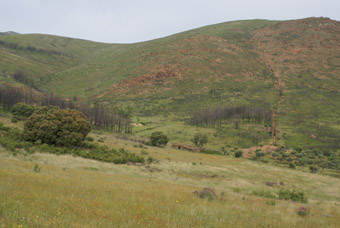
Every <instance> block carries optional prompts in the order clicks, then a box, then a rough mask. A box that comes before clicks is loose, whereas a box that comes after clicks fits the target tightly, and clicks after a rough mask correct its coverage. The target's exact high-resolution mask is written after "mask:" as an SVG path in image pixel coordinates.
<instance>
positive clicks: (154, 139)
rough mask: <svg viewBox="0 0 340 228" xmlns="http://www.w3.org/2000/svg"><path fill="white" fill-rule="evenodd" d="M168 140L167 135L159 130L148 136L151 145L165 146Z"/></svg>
mask: <svg viewBox="0 0 340 228" xmlns="http://www.w3.org/2000/svg"><path fill="white" fill-rule="evenodd" d="M168 141H169V139H168V136H167V135H166V134H164V133H163V132H161V131H155V132H153V133H152V134H151V136H150V143H151V145H153V146H165V145H166V144H168Z"/></svg>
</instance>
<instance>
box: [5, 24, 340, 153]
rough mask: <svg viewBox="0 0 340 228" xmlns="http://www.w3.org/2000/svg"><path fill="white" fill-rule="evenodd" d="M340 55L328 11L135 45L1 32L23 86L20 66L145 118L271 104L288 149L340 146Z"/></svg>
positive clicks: (42, 81)
mask: <svg viewBox="0 0 340 228" xmlns="http://www.w3.org/2000/svg"><path fill="white" fill-rule="evenodd" d="M339 53H340V23H339V22H337V21H334V20H331V19H328V18H306V19H301V20H291V21H268V20H248V21H235V22H226V23H221V24H216V25H211V26H206V27H202V28H198V29H194V30H191V31H187V32H183V33H179V34H175V35H172V36H169V37H165V38H162V39H157V40H151V41H148V42H142V43H136V44H103V43H96V42H91V41H85V40H78V39H71V38H64V37H57V36H48V35H38V34H32V35H20V34H16V35H9V36H1V37H0V59H1V61H0V69H1V75H0V80H1V82H2V83H4V82H6V83H18V82H15V80H13V78H12V77H11V75H12V74H13V73H15V72H16V71H18V70H19V71H22V72H24V73H25V75H26V76H27V77H29V78H31V79H32V81H34V86H35V87H36V88H38V89H39V90H42V91H45V92H53V93H54V94H56V95H58V96H62V97H65V98H71V97H73V96H78V97H80V98H82V99H84V100H87V101H101V102H104V103H105V104H106V105H107V106H117V105H119V106H125V107H133V109H134V110H135V113H137V115H140V116H145V115H161V114H163V115H164V114H166V115H169V114H175V115H177V116H187V115H188V114H190V113H191V112H192V111H195V110H201V109H204V108H207V107H215V106H217V105H234V106H235V105H240V104H246V105H248V104H251V105H255V106H265V107H269V108H270V109H272V110H273V112H274V114H273V115H274V116H275V121H276V125H278V127H279V128H281V129H280V130H281V133H280V136H279V137H281V139H284V140H285V141H286V142H289V143H288V145H289V146H295V145H309V144H310V145H313V146H318V145H321V144H327V145H332V147H333V148H339V144H340V142H339V138H340V133H339V131H340V126H339V116H340V109H339V104H340V93H339V92H340V55H339ZM286 144H287V143H286Z"/></svg>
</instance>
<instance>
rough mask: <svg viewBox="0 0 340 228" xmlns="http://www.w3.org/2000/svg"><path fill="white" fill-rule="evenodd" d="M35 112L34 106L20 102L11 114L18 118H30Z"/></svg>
mask: <svg viewBox="0 0 340 228" xmlns="http://www.w3.org/2000/svg"><path fill="white" fill-rule="evenodd" d="M34 111H35V107H34V106H33V105H29V104H25V103H22V102H19V103H16V104H15V105H14V106H13V108H12V111H11V113H12V114H13V115H14V116H18V117H29V116H30V115H32V114H33V112H34Z"/></svg>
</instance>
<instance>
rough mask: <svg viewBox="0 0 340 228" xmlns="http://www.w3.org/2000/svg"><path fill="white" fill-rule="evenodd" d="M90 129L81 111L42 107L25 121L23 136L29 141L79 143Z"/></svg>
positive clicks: (66, 144) (57, 143)
mask: <svg viewBox="0 0 340 228" xmlns="http://www.w3.org/2000/svg"><path fill="white" fill-rule="evenodd" d="M90 131H91V125H90V123H89V121H88V120H87V118H86V117H85V115H84V114H82V113H81V112H79V111H77V110H72V109H60V108H58V107H50V108H47V107H42V108H39V109H37V110H36V111H35V112H34V113H33V114H32V115H31V116H30V117H29V118H28V119H27V120H26V121H25V124H24V132H23V137H24V139H25V140H27V141H30V142H36V141H38V140H40V141H41V142H42V143H47V144H50V145H51V144H54V145H61V146H70V145H79V144H80V143H81V142H83V141H84V140H85V137H86V135H87V134H88V133H89V132H90Z"/></svg>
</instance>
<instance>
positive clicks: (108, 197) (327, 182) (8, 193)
mask: <svg viewBox="0 0 340 228" xmlns="http://www.w3.org/2000/svg"><path fill="white" fill-rule="evenodd" d="M112 143H113V144H115V145H124V146H125V147H126V148H127V149H128V150H134V152H137V151H138V150H141V149H139V148H134V147H133V146H132V145H130V144H129V143H128V141H124V140H119V139H117V140H116V141H114V142H112ZM147 151H148V153H149V155H150V156H152V157H153V158H155V159H156V162H154V163H152V164H151V165H114V164H109V163H102V162H97V161H93V160H88V159H83V158H78V157H72V156H68V155H67V156H66V155H63V156H56V155H52V154H39V153H37V154H32V155H23V154H21V155H20V154H18V155H17V156H13V155H12V154H11V153H10V152H7V151H6V150H5V149H3V148H0V227H1V228H7V227H30V228H34V227H340V196H339V189H340V180H339V179H337V178H333V177H330V176H324V175H318V174H311V173H307V172H301V171H297V170H291V169H287V168H281V167H277V166H273V165H271V164H262V163H259V162H253V161H249V160H247V159H242V158H241V159H236V158H232V157H227V156H218V155H207V154H199V153H192V152H187V151H180V150H174V149H169V148H161V149H158V148H152V147H149V148H148V150H147ZM266 182H275V183H277V185H274V186H268V185H266ZM280 182H282V185H280V184H279V183H280ZM204 187H209V188H212V189H214V191H215V192H216V197H214V198H213V199H212V200H208V199H201V198H199V197H197V195H195V194H194V193H193V192H194V191H200V190H202V189H203V188H204ZM279 189H292V190H293V189H295V190H297V191H303V192H304V193H305V196H306V197H307V198H308V203H296V202H291V201H285V200H278V199H272V198H271V197H272V196H275V195H276V194H277V192H278V191H279ZM255 195H256V196H255ZM300 207H305V208H307V209H308V210H309V211H310V213H309V214H307V215H306V216H299V215H298V214H297V210H298V209H299V208H300Z"/></svg>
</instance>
